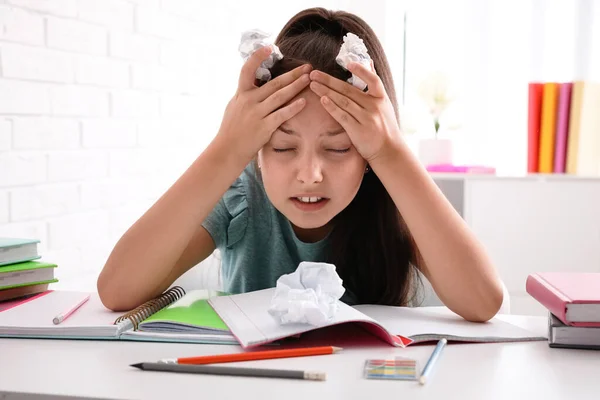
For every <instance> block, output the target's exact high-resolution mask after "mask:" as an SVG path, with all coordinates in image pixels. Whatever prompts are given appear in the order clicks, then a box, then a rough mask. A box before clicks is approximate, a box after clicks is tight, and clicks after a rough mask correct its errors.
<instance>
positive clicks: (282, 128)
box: [279, 126, 346, 136]
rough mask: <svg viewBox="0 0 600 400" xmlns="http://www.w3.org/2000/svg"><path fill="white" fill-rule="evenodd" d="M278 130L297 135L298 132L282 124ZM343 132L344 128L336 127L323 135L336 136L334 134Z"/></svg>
mask: <svg viewBox="0 0 600 400" xmlns="http://www.w3.org/2000/svg"><path fill="white" fill-rule="evenodd" d="M279 130H280V131H281V132H283V133H287V134H288V135H297V134H298V132H296V131H294V130H291V129H287V128H284V127H283V126H280V127H279ZM345 132H346V131H345V130H344V128H342V129H338V130H336V131H327V132H325V133H323V135H325V136H336V135H339V134H342V133H345Z"/></svg>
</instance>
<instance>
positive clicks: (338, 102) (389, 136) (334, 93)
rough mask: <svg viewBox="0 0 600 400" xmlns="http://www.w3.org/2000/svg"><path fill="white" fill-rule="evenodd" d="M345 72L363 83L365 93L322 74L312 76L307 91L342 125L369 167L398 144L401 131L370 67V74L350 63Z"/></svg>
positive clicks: (317, 73) (366, 69)
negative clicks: (316, 96) (365, 89)
mask: <svg viewBox="0 0 600 400" xmlns="http://www.w3.org/2000/svg"><path fill="white" fill-rule="evenodd" d="M348 69H349V71H350V72H352V73H353V74H355V75H357V76H358V77H359V78H360V79H362V80H363V81H364V82H366V84H367V87H368V90H367V92H363V91H362V90H360V89H358V88H356V87H354V86H352V85H351V84H349V83H348V82H344V81H342V80H340V79H337V78H334V77H333V76H331V75H328V74H325V73H323V72H321V71H313V72H311V74H310V78H311V80H312V82H311V84H310V88H311V90H312V91H313V92H315V93H316V94H317V95H318V96H320V97H321V104H322V105H323V107H325V110H327V111H328V112H329V114H330V115H331V116H332V117H333V118H335V120H336V121H337V122H338V123H339V124H340V125H342V127H343V128H344V129H345V130H346V133H348V136H349V137H350V140H351V141H352V144H353V145H354V147H355V148H356V150H357V151H358V152H359V153H360V155H361V156H362V157H363V158H364V159H365V160H367V162H369V163H370V162H372V161H374V160H375V159H377V158H378V157H380V156H381V155H382V153H383V152H384V150H386V149H388V148H389V147H390V145H391V144H393V143H396V142H397V141H398V139H399V137H400V128H399V126H398V121H397V120H396V115H395V113H394V107H393V106H392V103H391V101H390V99H389V98H388V96H387V93H386V92H385V88H384V86H383V82H381V79H379V76H377V74H376V73H375V72H374V68H373V65H372V64H371V70H369V69H368V68H366V67H364V66H363V65H361V64H358V63H352V64H349V65H348Z"/></svg>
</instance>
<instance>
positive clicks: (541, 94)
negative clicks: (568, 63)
mask: <svg viewBox="0 0 600 400" xmlns="http://www.w3.org/2000/svg"><path fill="white" fill-rule="evenodd" d="M598 109H600V83H598V82H592V81H573V82H530V83H529V97H528V134H527V137H528V140H527V148H528V151H527V171H528V172H529V173H546V174H552V173H567V174H572V175H583V176H599V175H600V162H599V160H600V146H598V143H600V113H599V112H598Z"/></svg>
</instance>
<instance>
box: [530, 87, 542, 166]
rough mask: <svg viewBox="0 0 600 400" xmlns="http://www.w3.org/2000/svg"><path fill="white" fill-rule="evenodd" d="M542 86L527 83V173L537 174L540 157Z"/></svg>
mask: <svg viewBox="0 0 600 400" xmlns="http://www.w3.org/2000/svg"><path fill="white" fill-rule="evenodd" d="M543 92H544V84H543V83H540V82H530V83H529V97H528V107H529V109H528V112H527V172H529V173H536V172H539V167H538V164H539V155H540V125H541V118H542V97H543Z"/></svg>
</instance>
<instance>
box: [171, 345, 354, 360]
mask: <svg viewBox="0 0 600 400" xmlns="http://www.w3.org/2000/svg"><path fill="white" fill-rule="evenodd" d="M341 350H342V349H341V348H340V347H333V346H321V347H305V348H300V349H286V350H266V351H251V352H247V353H233V354H219V355H214V356H199V357H182V358H174V359H173V358H171V359H164V360H160V361H159V362H162V363H177V364H217V363H228V362H235V361H254V360H268V359H273V358H290V357H304V356H318V355H324V354H333V353H337V352H338V351H341Z"/></svg>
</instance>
